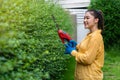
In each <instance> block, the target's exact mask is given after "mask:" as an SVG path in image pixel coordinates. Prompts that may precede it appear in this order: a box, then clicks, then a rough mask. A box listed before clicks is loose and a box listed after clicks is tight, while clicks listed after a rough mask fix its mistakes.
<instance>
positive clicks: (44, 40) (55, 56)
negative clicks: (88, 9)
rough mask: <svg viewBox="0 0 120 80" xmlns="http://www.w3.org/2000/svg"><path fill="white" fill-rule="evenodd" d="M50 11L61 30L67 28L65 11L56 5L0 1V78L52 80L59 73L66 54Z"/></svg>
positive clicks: (41, 1) (27, 0)
mask: <svg viewBox="0 0 120 80" xmlns="http://www.w3.org/2000/svg"><path fill="white" fill-rule="evenodd" d="M51 14H54V16H55V17H56V21H57V23H58V24H59V27H60V28H61V29H63V30H65V31H68V32H70V31H71V29H72V28H71V29H70V26H72V23H71V20H70V17H69V14H68V13H67V12H65V11H64V10H63V9H62V8H60V6H58V5H53V4H52V3H49V2H45V1H44V0H0V15H1V17H0V22H1V23H0V80H46V79H50V80H53V78H54V79H57V78H59V77H60V76H61V75H62V74H61V71H63V70H65V69H66V68H65V66H66V65H65V62H66V59H68V58H69V57H68V56H66V55H64V46H63V44H62V43H61V41H60V39H59V37H58V35H57V29H56V28H55V23H54V22H53V20H52V18H51ZM68 27H69V28H68ZM57 80H58V79H57Z"/></svg>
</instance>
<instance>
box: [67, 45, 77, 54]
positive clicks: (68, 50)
mask: <svg viewBox="0 0 120 80" xmlns="http://www.w3.org/2000/svg"><path fill="white" fill-rule="evenodd" d="M65 47H66V48H65V54H71V52H72V51H73V50H75V48H76V47H71V46H70V45H68V44H65Z"/></svg>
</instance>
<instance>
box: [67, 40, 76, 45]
mask: <svg viewBox="0 0 120 80" xmlns="http://www.w3.org/2000/svg"><path fill="white" fill-rule="evenodd" d="M68 45H69V46H71V47H76V45H77V42H76V41H74V40H70V41H69V42H68Z"/></svg>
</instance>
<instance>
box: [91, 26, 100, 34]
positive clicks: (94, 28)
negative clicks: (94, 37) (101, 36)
mask: <svg viewBox="0 0 120 80" xmlns="http://www.w3.org/2000/svg"><path fill="white" fill-rule="evenodd" d="M96 30H98V28H97V25H96V26H94V27H92V28H91V29H90V32H91V33H92V32H94V31H96Z"/></svg>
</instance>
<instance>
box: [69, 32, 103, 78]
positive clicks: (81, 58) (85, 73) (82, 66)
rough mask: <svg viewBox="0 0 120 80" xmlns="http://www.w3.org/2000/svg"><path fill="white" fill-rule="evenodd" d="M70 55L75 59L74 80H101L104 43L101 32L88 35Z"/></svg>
mask: <svg viewBox="0 0 120 80" xmlns="http://www.w3.org/2000/svg"><path fill="white" fill-rule="evenodd" d="M76 49H77V50H73V51H72V53H71V55H72V56H74V57H75V59H76V69H75V80H102V79H103V72H102V70H101V68H102V67H103V64H104V43H103V38H102V35H101V30H96V31H94V32H92V33H89V34H88V35H87V36H86V37H85V39H84V40H83V41H82V42H81V43H80V44H78V45H77V46H76Z"/></svg>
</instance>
